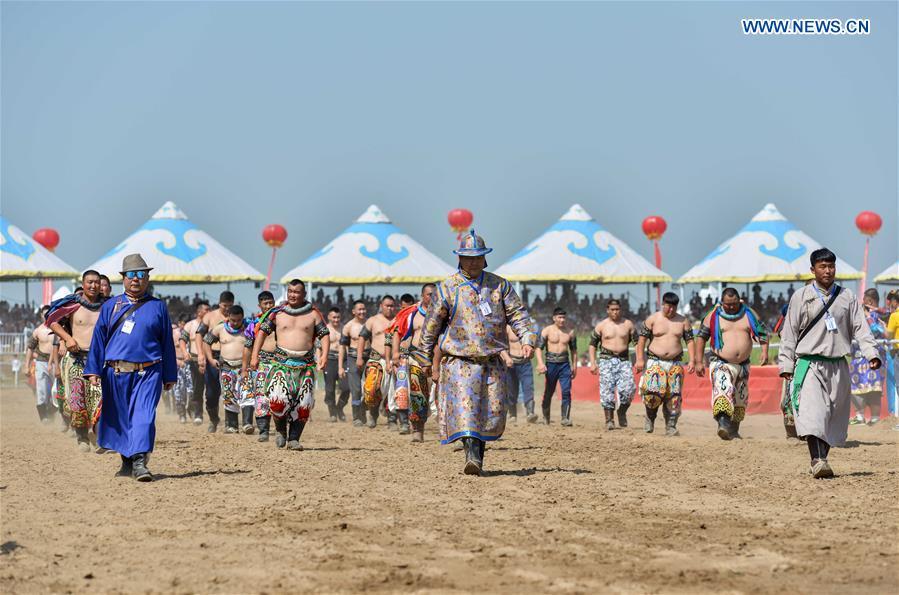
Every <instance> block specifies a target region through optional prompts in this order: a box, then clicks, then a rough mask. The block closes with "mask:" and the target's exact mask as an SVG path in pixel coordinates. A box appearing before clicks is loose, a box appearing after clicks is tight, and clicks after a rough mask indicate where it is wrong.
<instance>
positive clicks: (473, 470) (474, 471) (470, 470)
mask: <svg viewBox="0 0 899 595" xmlns="http://www.w3.org/2000/svg"><path fill="white" fill-rule="evenodd" d="M462 442H463V444H464V447H465V468H464V469H463V470H462V472H463V473H464V474H465V475H480V474H481V465H482V464H483V458H482V457H481V446H480V444H478V443H479V442H480V440H478V439H477V438H463V439H462Z"/></svg>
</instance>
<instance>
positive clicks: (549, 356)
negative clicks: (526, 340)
mask: <svg viewBox="0 0 899 595" xmlns="http://www.w3.org/2000/svg"><path fill="white" fill-rule="evenodd" d="M546 363H548V364H567V363H568V352H567V351H563V352H562V353H554V352H552V351H547V352H546Z"/></svg>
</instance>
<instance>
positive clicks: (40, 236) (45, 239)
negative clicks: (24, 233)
mask: <svg viewBox="0 0 899 595" xmlns="http://www.w3.org/2000/svg"><path fill="white" fill-rule="evenodd" d="M31 237H32V238H33V239H34V241H35V242H37V243H38V244H40V245H41V246H43V247H44V248H46V249H47V250H49V251H50V252H53V251H54V250H56V247H57V246H59V233H58V232H57V231H56V230H55V229H50V228H49V227H42V228H40V229H39V230H37V231H36V232H34V234H32V236H31Z"/></svg>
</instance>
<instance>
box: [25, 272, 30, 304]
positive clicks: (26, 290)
mask: <svg viewBox="0 0 899 595" xmlns="http://www.w3.org/2000/svg"><path fill="white" fill-rule="evenodd" d="M29 301H30V300H29V299H28V279H25V306H29V305H30V303H29Z"/></svg>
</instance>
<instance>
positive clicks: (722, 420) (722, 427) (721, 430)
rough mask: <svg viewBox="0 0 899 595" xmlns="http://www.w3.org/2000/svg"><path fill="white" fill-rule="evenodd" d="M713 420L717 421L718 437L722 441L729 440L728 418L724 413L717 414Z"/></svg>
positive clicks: (729, 427)
mask: <svg viewBox="0 0 899 595" xmlns="http://www.w3.org/2000/svg"><path fill="white" fill-rule="evenodd" d="M715 419H716V420H717V421H718V437H719V438H721V439H722V440H730V438H731V435H730V433H731V426H730V418H729V417H727V415H726V414H724V413H719V414H718V415H716V416H715Z"/></svg>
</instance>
